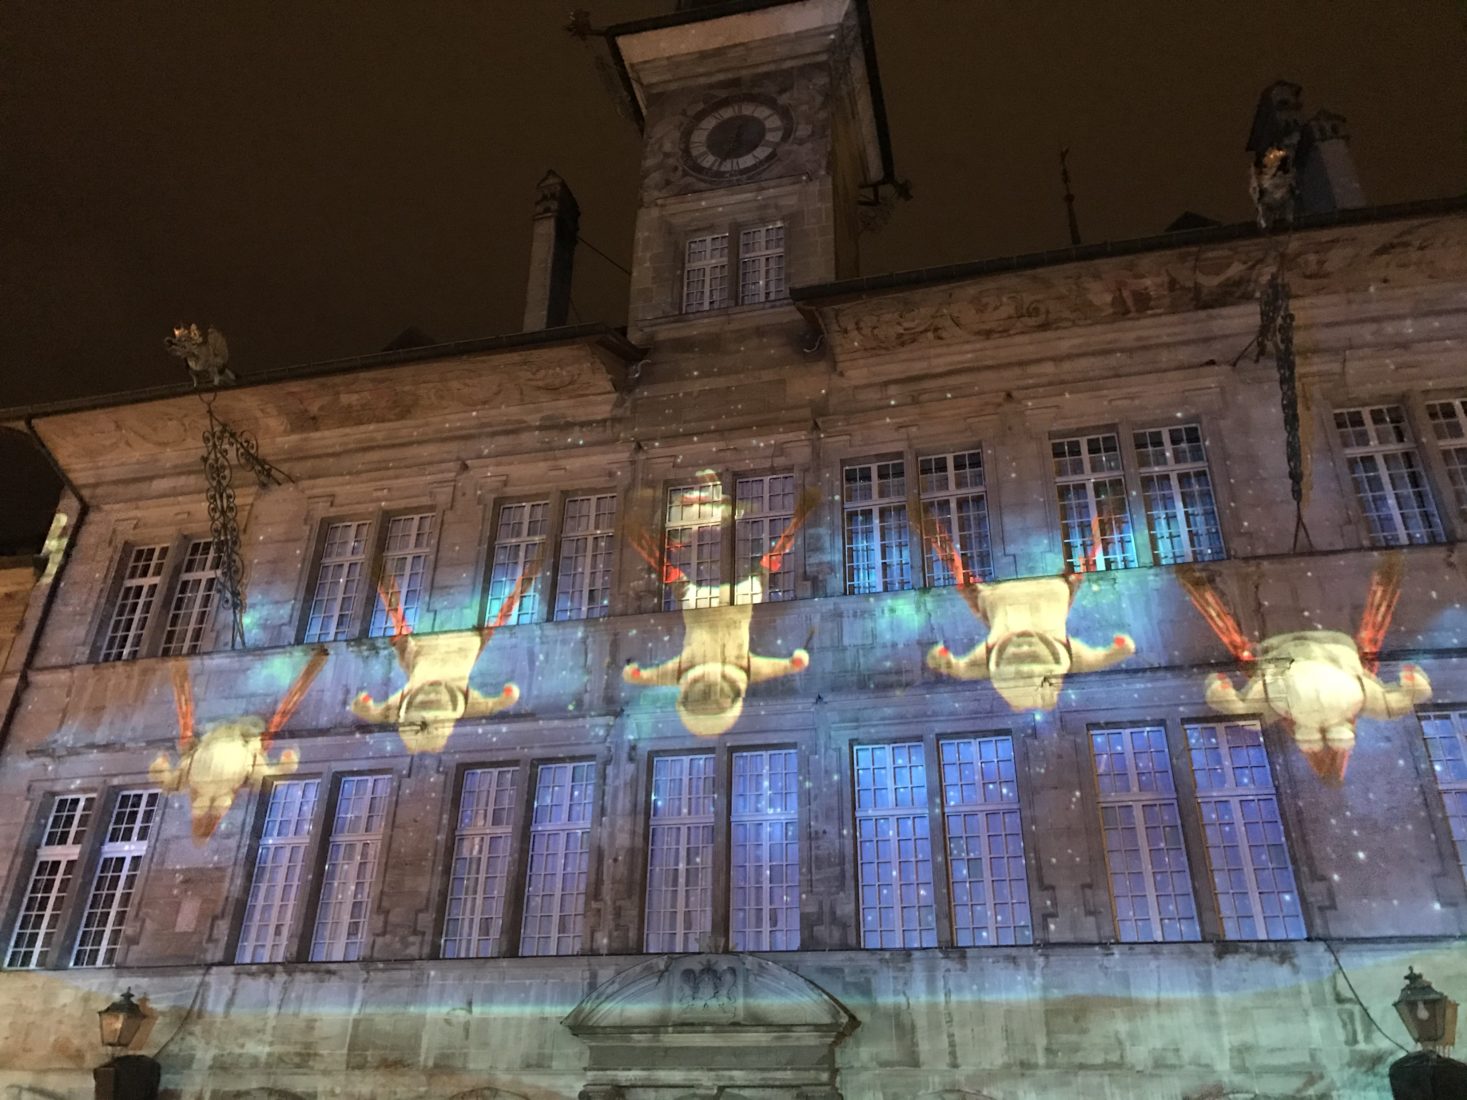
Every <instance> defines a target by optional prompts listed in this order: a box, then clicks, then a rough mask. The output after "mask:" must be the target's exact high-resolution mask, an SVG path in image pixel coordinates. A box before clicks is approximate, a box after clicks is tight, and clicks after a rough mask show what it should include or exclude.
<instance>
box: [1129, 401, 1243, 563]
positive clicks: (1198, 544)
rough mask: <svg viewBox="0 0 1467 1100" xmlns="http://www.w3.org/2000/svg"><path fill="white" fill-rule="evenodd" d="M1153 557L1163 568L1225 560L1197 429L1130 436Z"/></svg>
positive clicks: (1179, 427) (1192, 426)
mask: <svg viewBox="0 0 1467 1100" xmlns="http://www.w3.org/2000/svg"><path fill="white" fill-rule="evenodd" d="M1133 439H1134V442H1135V445H1136V465H1137V466H1138V467H1139V468H1140V471H1141V495H1142V498H1143V500H1144V501H1145V504H1146V528H1147V533H1148V534H1149V535H1150V537H1151V552H1152V554H1153V556H1154V557H1155V559H1156V561H1157V562H1159V563H1161V564H1162V565H1174V564H1176V563H1177V562H1184V561H1216V560H1217V559H1219V558H1221V557H1223V543H1222V529H1221V528H1220V527H1219V526H1218V520H1217V502H1216V501H1215V500H1214V499H1213V495H1212V479H1211V478H1210V476H1209V475H1208V472H1207V453H1206V451H1205V450H1204V448H1203V444H1202V430H1201V429H1200V428H1199V427H1198V426H1197V425H1196V424H1175V425H1168V426H1166V427H1163V428H1145V429H1143V430H1141V431H1138V432H1136V433H1134V436H1133Z"/></svg>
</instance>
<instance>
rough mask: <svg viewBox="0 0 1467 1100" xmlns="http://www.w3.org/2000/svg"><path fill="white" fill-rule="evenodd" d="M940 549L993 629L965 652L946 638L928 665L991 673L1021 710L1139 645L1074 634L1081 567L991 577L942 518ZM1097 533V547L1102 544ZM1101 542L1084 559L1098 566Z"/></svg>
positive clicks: (961, 676)
mask: <svg viewBox="0 0 1467 1100" xmlns="http://www.w3.org/2000/svg"><path fill="white" fill-rule="evenodd" d="M929 526H930V528H931V530H932V534H931V535H930V541H931V542H932V546H933V550H934V552H935V554H936V555H937V556H938V557H939V558H941V559H942V560H944V561H946V562H947V563H948V566H949V568H950V569H951V570H952V574H953V578H954V586H955V587H956V589H957V592H958V595H960V596H961V597H962V598H963V602H964V603H966V604H967V605H968V609H969V610H970V611H972V612H973V614H974V615H975V616H977V618H978V619H979V621H980V622H983V623H986V624H987V626H988V637H987V638H986V639H984V640H983V641H982V642H979V643H978V644H977V645H976V646H974V647H973V648H972V649H971V650H969V651H968V653H966V654H964V655H963V656H961V657H959V656H957V655H956V654H954V653H953V652H952V650H950V649H949V648H948V647H947V645H946V644H945V643H942V642H939V643H938V644H937V645H935V646H933V647H932V649H931V650H929V651H928V653H927V665H928V667H929V668H932V669H934V670H936V671H937V672H941V673H943V674H944V675H946V676H952V677H954V678H955V679H958V680H990V681H992V683H993V687H994V690H996V691H997V692H998V693H999V695H1001V696H1003V698H1004V701H1005V702H1006V703H1008V705H1009V706H1010V707H1012V708H1013V709H1014V710H1016V711H1034V710H1053V709H1054V707H1055V705H1056V704H1057V703H1058V702H1059V694H1060V689H1061V688H1063V687H1064V678H1065V674H1066V673H1069V672H1091V671H1093V670H1095V669H1099V668H1106V667H1107V666H1109V665H1113V664H1116V663H1117V662H1119V661H1124V660H1125V659H1126V658H1127V657H1130V656H1132V655H1133V654H1134V653H1135V652H1136V643H1135V642H1134V641H1133V640H1132V639H1131V637H1130V635H1128V634H1117V635H1115V637H1114V638H1113V639H1112V640H1111V644H1110V645H1109V646H1106V647H1098V646H1092V645H1089V644H1088V643H1086V642H1082V641H1081V640H1080V639H1078V638H1072V637H1071V636H1070V633H1069V626H1068V620H1069V615H1070V605H1071V604H1072V603H1073V602H1074V599H1075V593H1076V591H1077V590H1078V589H1079V587H1080V584H1081V582H1082V581H1083V580H1084V572H1085V568H1082V570H1081V571H1080V572H1077V573H1068V574H1065V575H1064V576H1059V577H1029V578H1022V579H1018V580H1006V581H995V582H992V583H989V584H985V583H983V581H982V580H981V579H980V578H979V577H978V576H976V575H975V574H974V573H972V572H971V571H970V570H969V569H968V568H967V566H965V565H964V564H963V557H962V554H961V553H960V552H959V550H958V547H957V545H956V543H955V542H954V540H953V538H952V536H951V535H950V534H949V533H948V531H947V530H946V528H945V527H943V526H942V525H941V524H936V523H934V524H930V525H929ZM1099 546H1100V539H1099V536H1098V533H1097V534H1096V536H1095V539H1094V547H1095V548H1097V549H1098V547H1099ZM1095 552H1096V550H1095V549H1092V551H1091V553H1090V555H1089V556H1088V557H1087V558H1086V560H1085V563H1084V566H1085V567H1087V568H1093V566H1094V562H1095Z"/></svg>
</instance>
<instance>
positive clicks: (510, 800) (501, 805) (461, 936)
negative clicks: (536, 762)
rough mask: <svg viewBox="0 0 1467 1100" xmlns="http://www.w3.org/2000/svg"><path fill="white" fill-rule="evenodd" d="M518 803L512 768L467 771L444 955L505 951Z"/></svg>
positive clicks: (484, 954) (457, 956)
mask: <svg viewBox="0 0 1467 1100" xmlns="http://www.w3.org/2000/svg"><path fill="white" fill-rule="evenodd" d="M514 806H515V769H514V768H475V769H472V770H471V771H467V772H465V773H464V781H463V795H462V797H461V799H460V801H459V810H458V833H457V836H455V838H454V844H453V868H452V871H451V875H450V878H449V885H448V908H447V912H446V914H445V916H444V921H443V957H444V958H445V959H468V958H488V957H490V956H493V955H499V954H501V953H502V942H501V938H500V937H501V936H502V934H503V926H504V896H505V884H506V883H507V881H508V877H507V876H508V873H509V859H510V851H511V849H512V847H513V842H514V836H513V834H512V832H511V829H512V827H513V824H514V822H513V817H514Z"/></svg>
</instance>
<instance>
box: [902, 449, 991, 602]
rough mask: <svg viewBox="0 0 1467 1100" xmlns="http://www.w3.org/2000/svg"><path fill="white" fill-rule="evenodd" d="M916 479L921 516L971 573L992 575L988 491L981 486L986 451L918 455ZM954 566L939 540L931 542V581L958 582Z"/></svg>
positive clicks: (937, 585)
mask: <svg viewBox="0 0 1467 1100" xmlns="http://www.w3.org/2000/svg"><path fill="white" fill-rule="evenodd" d="M917 481H918V486H919V489H920V492H921V496H922V515H923V516H924V518H925V519H927V520H931V521H934V522H935V523H936V524H937V525H938V526H939V527H940V528H941V529H942V530H943V531H944V532H945V533H946V535H947V537H948V539H950V540H951V542H952V545H953V549H954V550H956V551H957V553H958V554H959V555H961V558H962V563H963V569H964V571H965V572H966V573H967V575H968V576H969V577H975V578H978V579H983V578H988V579H992V577H993V552H992V549H991V548H990V546H989V541H988V494H987V493H986V492H985V491H984V484H983V452H982V451H977V450H974V451H955V452H952V453H949V454H936V455H922V456H920V457H918V459H917ZM956 581H957V578H956V577H954V576H953V570H952V565H951V564H950V562H949V560H948V558H947V557H946V556H945V555H944V554H943V553H942V551H941V544H940V543H939V541H938V540H936V539H928V540H927V583H928V584H930V585H932V586H934V587H942V586H946V585H951V584H954V583H956Z"/></svg>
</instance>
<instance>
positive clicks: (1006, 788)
mask: <svg viewBox="0 0 1467 1100" xmlns="http://www.w3.org/2000/svg"><path fill="white" fill-rule="evenodd" d="M941 751H942V812H943V822H944V825H945V827H946V829H947V858H948V872H949V874H950V875H951V877H952V881H951V886H952V909H953V939H954V942H955V943H956V944H957V946H958V947H988V946H992V945H997V944H1024V943H1033V942H1034V926H1033V922H1032V920H1031V918H1030V915H1029V879H1028V872H1027V870H1026V867H1025V862H1024V831H1023V828H1022V826H1021V825H1020V822H1019V788H1018V782H1017V777H1016V775H1015V767H1014V741H1013V738H1012V737H1010V736H1008V735H1007V734H1002V735H997V736H988V735H984V736H979V737H955V738H949V739H946V740H944V741H942V742H941Z"/></svg>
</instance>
